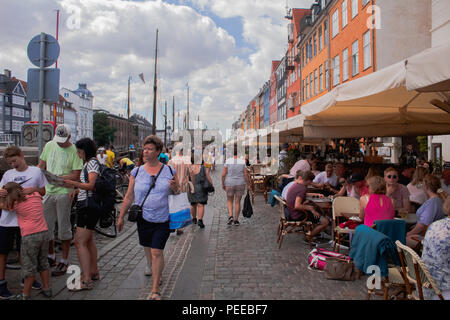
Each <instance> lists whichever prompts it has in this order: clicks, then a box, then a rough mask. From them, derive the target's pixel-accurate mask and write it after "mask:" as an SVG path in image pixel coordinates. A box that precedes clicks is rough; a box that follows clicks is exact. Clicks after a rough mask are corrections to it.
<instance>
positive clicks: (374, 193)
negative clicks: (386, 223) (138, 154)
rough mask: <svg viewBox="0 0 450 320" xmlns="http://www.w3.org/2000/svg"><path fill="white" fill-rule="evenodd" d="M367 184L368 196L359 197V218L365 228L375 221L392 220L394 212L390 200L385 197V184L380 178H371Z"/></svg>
mask: <svg viewBox="0 0 450 320" xmlns="http://www.w3.org/2000/svg"><path fill="white" fill-rule="evenodd" d="M367 183H368V184H369V195H365V196H363V197H361V199H360V204H361V211H360V213H359V218H360V219H361V221H364V224H365V225H366V226H369V227H371V226H372V225H373V223H374V221H375V220H390V219H394V216H395V210H394V205H393V203H392V200H391V199H390V198H389V197H388V196H386V182H385V181H384V179H383V178H382V177H378V176H375V177H372V178H370V179H369V180H368V181H367Z"/></svg>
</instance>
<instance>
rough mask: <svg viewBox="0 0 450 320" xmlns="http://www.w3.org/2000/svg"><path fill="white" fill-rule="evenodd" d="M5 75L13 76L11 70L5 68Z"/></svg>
mask: <svg viewBox="0 0 450 320" xmlns="http://www.w3.org/2000/svg"><path fill="white" fill-rule="evenodd" d="M5 76H7V77H8V78H11V70H8V69H5Z"/></svg>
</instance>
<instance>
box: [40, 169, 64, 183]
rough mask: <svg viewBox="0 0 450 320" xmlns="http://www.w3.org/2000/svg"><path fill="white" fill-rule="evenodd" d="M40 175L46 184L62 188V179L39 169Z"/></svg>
mask: <svg viewBox="0 0 450 320" xmlns="http://www.w3.org/2000/svg"><path fill="white" fill-rule="evenodd" d="M41 170H42V173H43V174H44V176H45V178H46V179H47V181H48V183H50V184H52V185H54V186H57V187H64V179H63V178H61V177H59V176H57V175H54V174H53V173H50V172H48V171H47V170H44V169H41Z"/></svg>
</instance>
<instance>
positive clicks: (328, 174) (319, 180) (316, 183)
mask: <svg viewBox="0 0 450 320" xmlns="http://www.w3.org/2000/svg"><path fill="white" fill-rule="evenodd" d="M337 183H338V177H337V176H336V174H334V169H333V165H332V164H331V163H328V164H327V165H326V166H325V171H323V172H321V173H319V174H318V175H317V176H316V177H315V178H314V180H313V182H312V185H313V187H315V188H319V189H322V188H323V187H325V186H332V187H336V185H337Z"/></svg>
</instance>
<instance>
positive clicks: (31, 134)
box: [22, 123, 53, 147]
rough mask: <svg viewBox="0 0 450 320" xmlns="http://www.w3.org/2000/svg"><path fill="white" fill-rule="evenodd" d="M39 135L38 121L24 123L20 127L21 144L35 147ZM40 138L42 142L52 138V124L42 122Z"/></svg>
mask: <svg viewBox="0 0 450 320" xmlns="http://www.w3.org/2000/svg"><path fill="white" fill-rule="evenodd" d="M38 135H39V124H38V123H25V124H24V125H23V127H22V137H23V145H24V146H26V147H37V146H38ZM42 139H43V140H44V143H47V142H49V141H50V140H52V139H53V126H52V125H51V124H49V123H44V124H43V133H42Z"/></svg>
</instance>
